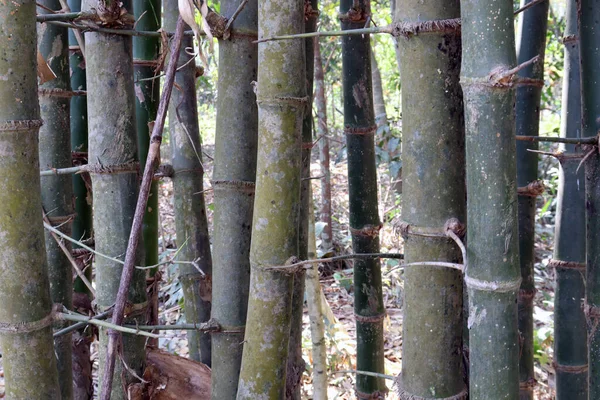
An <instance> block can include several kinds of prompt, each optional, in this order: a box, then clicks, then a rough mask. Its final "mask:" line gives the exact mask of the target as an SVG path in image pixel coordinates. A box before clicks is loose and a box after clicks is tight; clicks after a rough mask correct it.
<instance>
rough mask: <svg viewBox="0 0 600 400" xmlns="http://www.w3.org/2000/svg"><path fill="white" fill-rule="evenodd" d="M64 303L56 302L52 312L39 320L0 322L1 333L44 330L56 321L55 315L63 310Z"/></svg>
mask: <svg viewBox="0 0 600 400" xmlns="http://www.w3.org/2000/svg"><path fill="white" fill-rule="evenodd" d="M62 308H63V305H62V304H54V305H53V306H52V309H51V310H50V314H48V315H46V316H45V317H44V318H42V319H39V320H37V321H28V322H17V323H10V322H0V333H14V334H20V333H31V332H35V331H39V330H42V329H44V328H47V327H49V326H52V323H53V322H54V316H55V314H56V313H57V312H59V311H60V310H62Z"/></svg>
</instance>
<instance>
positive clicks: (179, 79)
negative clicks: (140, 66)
mask: <svg viewBox="0 0 600 400" xmlns="http://www.w3.org/2000/svg"><path fill="white" fill-rule="evenodd" d="M178 16H179V12H178V8H177V1H174V0H169V1H166V2H165V27H166V28H167V29H171V30H174V29H175V26H176V24H177V17H178ZM192 46H193V40H192V38H189V37H184V39H183V42H182V46H181V53H180V55H179V61H178V64H179V65H180V67H179V68H181V66H183V65H184V64H186V63H187V65H186V66H185V67H183V68H181V69H180V70H179V71H178V72H177V74H176V76H175V84H176V85H177V86H178V87H180V88H181V90H173V95H172V97H171V103H170V105H169V130H170V131H169V133H170V141H171V160H172V165H173V170H174V175H173V192H174V203H175V204H174V205H175V227H176V230H177V242H178V243H179V245H183V244H184V243H185V246H184V247H183V248H182V250H181V251H180V252H179V254H178V256H177V259H178V260H180V261H196V264H197V265H198V266H199V268H200V269H201V270H202V272H199V271H198V270H197V269H196V267H194V266H193V265H191V264H179V279H180V281H181V286H182V288H183V296H184V304H185V319H186V321H187V322H188V323H192V324H193V323H201V322H206V321H208V320H209V319H210V312H211V303H212V294H211V291H212V257H211V253H210V241H209V238H208V222H207V220H206V208H205V204H204V194H203V192H204V186H203V182H202V181H203V175H204V170H203V168H202V158H201V157H202V156H201V155H202V147H201V143H200V131H199V129H198V105H197V101H196V91H195V87H196V86H195V82H196V77H195V74H196V65H195V64H194V62H191V63H188V61H189V60H190V56H189V55H188V54H186V53H185V48H186V47H192ZM188 343H189V347H190V356H191V358H192V359H194V360H196V361H201V362H202V363H204V364H206V365H209V366H210V365H211V342H210V334H208V333H203V332H196V331H189V332H188Z"/></svg>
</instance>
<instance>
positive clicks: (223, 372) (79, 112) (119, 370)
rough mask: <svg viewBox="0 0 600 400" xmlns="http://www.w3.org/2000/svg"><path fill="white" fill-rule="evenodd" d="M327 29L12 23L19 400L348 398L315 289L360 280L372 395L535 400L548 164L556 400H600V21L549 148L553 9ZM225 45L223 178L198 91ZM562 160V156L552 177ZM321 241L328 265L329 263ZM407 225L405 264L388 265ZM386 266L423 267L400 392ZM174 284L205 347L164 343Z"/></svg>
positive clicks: (361, 386)
mask: <svg viewBox="0 0 600 400" xmlns="http://www.w3.org/2000/svg"><path fill="white" fill-rule="evenodd" d="M328 5H329V4H328V3H319V2H317V0H304V1H302V0H264V1H258V0H242V1H238V0H222V1H221V2H218V3H216V2H215V3H212V2H207V0H178V1H175V0H162V1H161V0H124V1H121V2H116V1H112V0H84V1H81V0H69V1H68V2H67V1H65V0H41V1H39V2H37V3H36V2H33V1H32V0H15V1H10V2H6V1H5V2H1V1H0V177H1V178H0V179H1V180H0V182H1V186H0V189H1V190H0V356H1V358H0V361H1V364H0V366H1V367H2V369H3V372H4V381H5V397H6V398H7V399H63V400H69V399H76V400H87V399H92V398H96V397H94V396H97V398H100V399H102V400H108V399H115V400H117V399H151V398H186V397H188V398H194V399H209V398H210V399H213V400H226V399H238V400H242V399H269V400H271V399H272V400H275V399H284V398H285V399H298V400H299V399H301V398H305V391H303V390H302V383H303V380H304V379H303V376H304V375H305V374H306V373H307V371H308V370H310V371H311V373H312V395H311V396H312V397H310V398H314V399H327V398H328V393H329V394H331V388H330V387H329V388H328V378H329V375H328V374H329V373H331V372H335V371H332V370H331V368H330V367H328V366H327V357H326V345H325V343H326V335H325V328H324V307H325V306H326V303H325V302H324V300H323V298H324V296H323V292H322V289H321V287H320V283H319V264H320V263H324V262H326V261H327V260H328V261H335V260H341V259H349V260H351V261H350V262H351V263H352V266H353V270H352V276H353V288H352V291H353V301H354V304H353V320H354V323H355V332H356V342H355V347H356V360H355V366H356V368H355V369H354V370H352V371H350V373H351V374H353V375H354V376H355V380H354V382H355V387H354V395H355V396H356V398H358V399H364V400H366V399H380V398H385V397H386V396H387V395H388V392H389V391H390V390H394V391H396V394H397V396H398V397H399V398H400V399H403V400H408V399H413V400H414V399H446V400H448V399H452V400H459V399H467V398H469V399H474V400H484V399H485V400H487V399H492V400H494V399H534V398H535V388H536V382H537V381H536V372H535V369H534V356H535V343H534V304H535V303H534V299H535V296H536V293H537V292H538V290H540V288H539V287H537V283H536V280H535V274H534V264H535V263H536V253H535V244H536V241H535V239H536V232H535V229H536V224H535V220H536V213H537V207H538V206H539V201H538V200H539V198H540V196H541V195H542V194H543V192H544V186H543V184H542V183H541V181H540V180H539V178H540V177H539V176H538V172H539V170H540V168H539V165H538V162H539V159H540V157H542V156H543V157H547V156H551V157H554V158H556V159H557V160H558V165H559V169H560V179H559V185H558V194H557V211H556V225H555V234H554V246H553V251H554V253H553V256H552V259H551V260H550V262H549V264H548V266H549V268H550V269H552V271H553V274H554V280H555V283H554V285H555V286H554V290H555V297H554V360H553V364H552V365H553V370H554V374H555V392H556V398H557V399H559V400H566V399H598V398H600V331H599V330H598V329H597V325H598V322H599V319H600V233H599V228H600V215H599V214H598V210H599V209H600V155H599V154H598V151H599V149H598V146H599V144H598V143H599V142H598V138H599V135H600V78H599V77H600V22H599V20H598V15H600V0H566V11H565V14H566V28H565V31H564V37H563V38H562V43H563V44H564V60H565V62H564V71H563V82H562V85H563V87H562V99H561V107H562V108H561V112H562V119H561V125H560V136H559V137H547V136H544V135H543V132H542V133H540V132H541V128H540V114H541V111H540V108H541V106H540V104H541V103H540V102H541V99H542V95H543V90H544V84H545V83H544V66H545V64H544V57H545V48H546V39H547V36H548V35H547V30H548V16H549V13H550V3H549V0H522V4H520V8H518V9H517V11H515V6H514V4H513V2H512V1H508V0H430V1H426V2H425V1H421V0H395V1H392V2H391V11H392V16H393V22H392V23H391V24H389V25H387V26H374V25H373V24H372V22H373V18H372V17H373V14H374V13H375V12H376V11H377V10H376V8H377V7H380V6H382V4H379V3H377V4H375V2H373V3H371V2H370V0H340V1H339V4H337V3H336V6H337V7H338V11H339V12H338V14H337V22H336V23H337V24H338V26H339V29H338V30H334V31H324V30H323V29H322V25H321V22H320V21H321V20H322V19H323V16H322V15H321V13H320V11H319V8H320V7H326V6H328ZM200 21H201V22H200ZM376 34H384V35H391V36H392V37H393V39H394V41H395V45H396V56H397V65H398V71H397V72H398V73H399V76H400V81H401V84H402V89H401V93H402V99H401V105H402V117H401V118H402V121H401V125H402V126H401V135H402V136H401V141H402V153H401V157H402V185H401V186H400V187H401V189H399V190H398V192H399V196H400V199H401V201H400V202H399V204H397V206H396V207H397V208H398V216H397V217H396V218H395V219H394V220H393V221H391V222H390V221H388V220H387V219H385V218H383V217H382V216H381V215H380V212H381V209H380V208H381V207H380V198H379V196H380V193H379V183H378V169H377V161H376V160H377V151H376V143H377V141H378V135H379V134H380V132H381V131H383V130H386V129H389V126H388V120H387V116H386V108H385V99H384V96H383V95H382V90H381V85H382V77H381V74H380V70H379V68H378V66H377V62H376V58H375V56H374V49H372V47H373V45H374V44H376V43H377V42H376V41H375V40H374V35H376ZM328 36H340V37H341V38H339V42H338V43H339V44H340V46H339V51H340V54H341V65H342V68H341V72H340V73H341V76H340V77H339V78H340V79H341V92H342V94H343V95H342V98H343V111H341V113H343V135H344V144H343V147H344V150H345V155H344V157H345V158H344V162H345V163H347V177H348V179H347V189H346V191H347V199H348V215H347V217H348V224H347V225H348V226H347V227H346V229H347V231H348V236H349V238H350V239H349V240H350V243H351V249H352V250H351V254H345V255H339V256H338V255H335V254H334V253H335V252H336V250H335V243H334V234H333V230H332V224H333V222H332V220H333V219H332V215H333V213H334V211H335V210H333V204H332V200H331V197H332V188H331V179H332V173H331V171H330V157H331V154H330V153H331V151H330V144H331V140H332V136H331V135H330V133H329V132H328V127H329V126H330V124H329V122H328V115H327V113H328V104H327V100H326V98H325V93H326V88H325V77H326V72H328V71H331V70H328V69H327V65H328V64H329V59H327V60H325V59H324V58H323V57H322V50H323V46H322V44H323V38H324V37H328ZM214 44H218V53H216V54H212V53H211V54H210V56H211V57H212V56H214V57H216V58H217V60H218V67H217V68H218V83H217V90H216V91H217V94H218V96H217V106H216V116H215V117H216V128H215V150H214V160H212V158H211V161H212V162H213V167H214V169H213V174H212V176H210V177H209V176H205V174H206V170H205V164H204V162H205V158H206V157H205V156H204V154H205V152H204V151H203V143H202V140H201V136H200V124H199V121H200V119H201V118H202V115H200V114H199V103H200V100H199V99H198V96H197V81H198V79H199V78H200V77H201V76H202V74H203V73H204V69H205V68H212V67H210V66H209V63H207V61H206V54H204V53H205V52H207V51H208V52H209V53H210V52H212V47H213V46H214ZM195 46H197V47H195ZM197 60H202V63H204V67H202V66H200V65H199V64H198V61H197ZM393 61H394V63H396V59H394V60H393ZM313 104H314V112H313ZM336 111H337V110H336V109H335V107H333V115H331V117H333V118H335V112H336ZM163 131H164V132H163ZM167 136H168V141H169V143H168V148H167V147H165V146H163V147H162V148H163V150H165V149H166V150H165V153H168V154H162V155H161V143H162V141H163V137H167ZM541 142H557V143H559V144H560V147H559V150H558V151H557V152H552V153H548V152H540V150H539V148H540V146H539V143H541ZM314 147H318V151H316V149H315V151H312V150H313V148H314ZM540 153H543V154H542V155H540ZM168 155H170V157H169V156H168ZM313 159H315V160H318V163H319V171H320V173H321V175H322V176H320V177H319V179H320V182H319V183H318V186H319V187H320V194H319V195H318V197H319V198H320V203H319V204H320V207H319V209H318V211H317V213H316V214H317V218H315V205H314V199H313V185H312V184H311V182H312V179H313V177H312V176H311V162H312V160H313ZM161 179H162V180H170V181H171V182H172V187H173V199H172V204H173V210H174V225H175V228H176V239H175V242H176V245H177V250H176V252H175V253H174V255H173V256H172V257H171V258H167V259H166V260H165V259H164V258H163V257H162V256H161V253H160V251H159V237H160V230H161V222H160V212H159V194H160V193H159V187H160V184H159V182H160V180H161ZM208 181H210V186H209V187H207V182H208ZM209 191H212V197H211V198H212V206H214V214H212V218H210V217H209V212H208V209H209V207H211V206H210V205H209V204H208V200H207V199H208V196H206V193H207V192H209ZM316 220H319V221H321V223H322V224H323V226H324V228H323V229H322V230H321V231H320V233H319V237H318V239H319V240H320V246H321V247H320V250H323V254H326V255H327V256H325V257H326V258H317V246H316V242H315V240H316V239H317V238H316V236H315V221H316ZM382 220H383V222H382ZM388 223H390V224H391V225H393V227H394V232H395V234H396V235H397V236H398V238H401V239H402V243H403V253H381V252H380V232H381V229H382V226H384V224H388ZM162 240H163V241H164V237H163V238H162ZM331 255H333V256H332V257H328V256H331ZM385 259H402V261H401V263H400V264H399V266H400V267H401V268H402V269H403V272H402V277H403V278H402V279H403V287H402V291H403V300H404V305H403V310H402V311H403V318H402V352H401V353H402V354H401V358H402V372H401V373H400V374H397V375H396V376H390V375H386V364H385V357H384V353H385V350H384V348H385V347H384V346H385V339H386V332H385V326H386V325H385V321H386V318H387V313H386V307H385V303H384V294H383V281H384V279H383V275H382V260H385ZM165 265H175V266H176V271H177V274H178V275H177V279H178V282H179V284H180V286H181V291H182V293H183V300H182V302H181V307H182V308H183V314H184V316H185V323H178V324H175V325H161V323H160V318H159V307H160V300H159V291H160V288H161V284H162V283H163V280H162V274H163V272H162V271H163V267H164V266H165ZM305 299H306V300H305ZM305 301H306V303H307V309H308V316H309V320H310V336H311V341H312V346H311V348H312V356H311V358H310V360H309V361H310V362H311V363H312V365H310V366H309V365H306V361H307V360H306V359H305V358H304V357H303V352H302V350H303V340H302V323H303V316H304V304H305ZM164 330H182V331H186V333H187V344H188V348H189V357H188V358H189V359H185V358H184V357H182V356H178V355H173V354H168V353H166V352H164V351H162V350H160V349H158V348H159V347H160V343H161V342H160V341H159V339H160V338H162V337H164V333H163V331H164ZM96 339H97V340H98V343H99V345H98V349H99V350H98V351H99V365H98V366H97V370H94V371H93V365H92V359H91V351H92V350H91V347H90V344H91V343H92V342H94V341H95V340H96ZM345 372H346V373H348V371H345ZM92 376H97V377H98V383H97V385H96V386H97V393H95V394H94V391H95V390H94V386H95V384H94V382H93V380H92ZM386 380H389V381H390V382H387V381H386ZM182 382H185V383H182ZM161 393H162V394H161ZM161 395H164V396H166V397H160V396H161Z"/></svg>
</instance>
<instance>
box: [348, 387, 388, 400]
mask: <svg viewBox="0 0 600 400" xmlns="http://www.w3.org/2000/svg"><path fill="white" fill-rule="evenodd" d="M354 391H355V392H356V398H357V399H359V400H384V399H385V394H386V393H387V392H380V391H379V390H377V391H375V392H372V393H365V392H361V391H360V390H358V389H356V388H354Z"/></svg>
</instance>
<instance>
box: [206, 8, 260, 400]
mask: <svg viewBox="0 0 600 400" xmlns="http://www.w3.org/2000/svg"><path fill="white" fill-rule="evenodd" d="M238 3H239V1H238V0H224V1H223V2H222V3H221V12H222V13H223V14H224V15H230V14H231V13H232V12H235V11H236V10H237V9H236V7H238ZM257 24H258V1H256V0H251V1H249V2H248V3H246V5H245V6H244V8H243V10H242V11H241V12H240V13H239V15H238V17H237V18H236V20H235V22H234V23H233V24H232V25H231V31H230V33H231V35H230V38H229V39H224V38H221V39H220V40H219V82H218V92H219V93H220V95H219V96H218V97H217V102H218V103H217V127H216V134H215V163H214V170H213V181H212V186H213V188H214V194H215V197H214V205H215V213H214V238H213V256H214V258H213V264H214V281H213V283H214V290H213V304H212V318H214V319H215V320H217V321H218V322H219V323H221V324H224V325H234V326H244V325H245V324H246V315H247V311H248V291H249V286H250V254H249V253H250V240H251V226H252V211H253V210H252V208H253V205H254V183H255V181H256V151H257V141H258V109H257V105H256V96H255V94H254V92H253V91H252V90H251V89H252V88H251V86H250V82H253V81H256V72H257V69H258V49H257V46H256V45H254V44H253V43H252V41H253V40H254V39H256V37H257V35H258V26H257ZM241 32H247V33H248V34H246V35H243V34H241ZM234 160H235V162H233V161H234ZM234 249H235V251H234ZM232 293H235V296H232ZM243 341H244V333H243V332H231V333H227V334H219V335H213V337H212V344H213V346H212V380H211V384H212V392H211V398H212V399H214V400H220V399H234V398H235V396H236V393H237V389H238V377H239V374H240V366H241V362H242V351H243V349H244V345H242V344H241V343H242V342H243Z"/></svg>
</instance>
